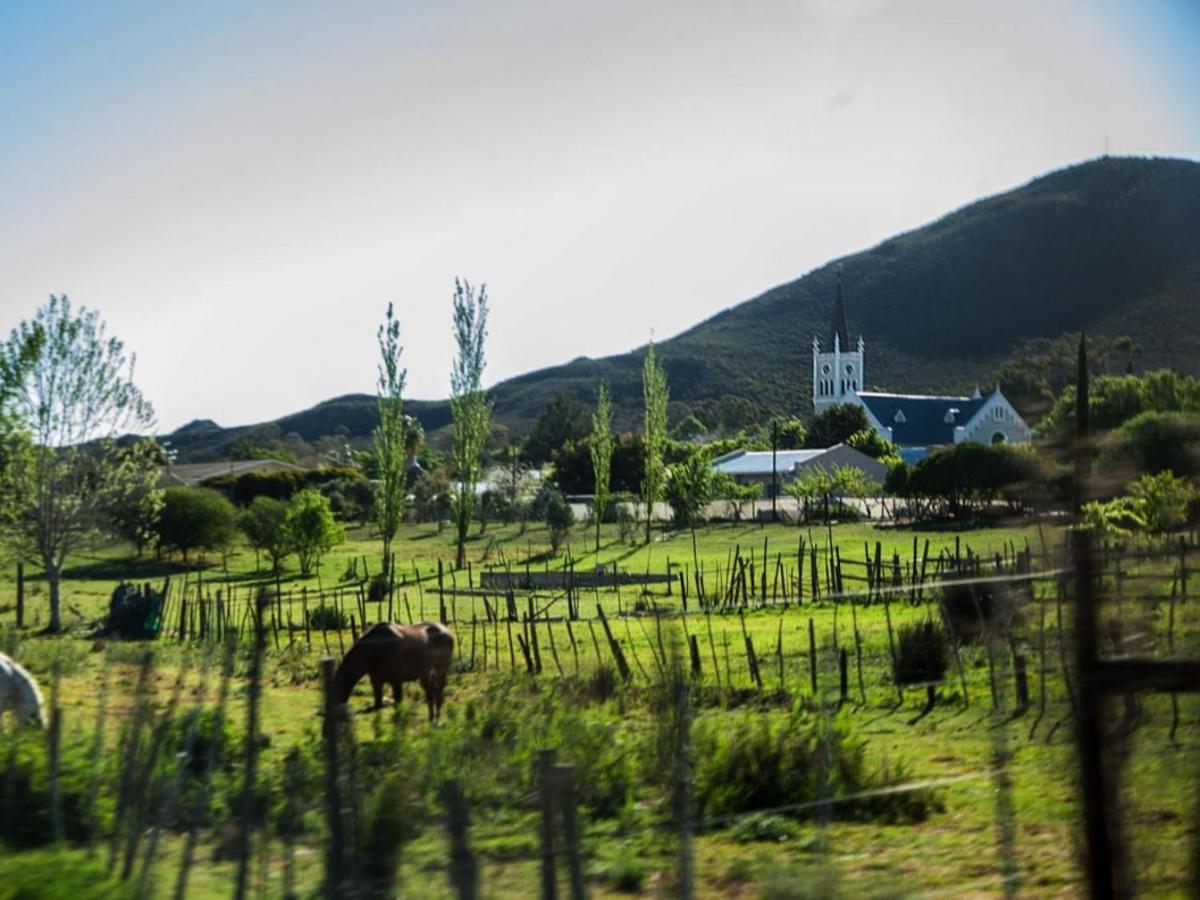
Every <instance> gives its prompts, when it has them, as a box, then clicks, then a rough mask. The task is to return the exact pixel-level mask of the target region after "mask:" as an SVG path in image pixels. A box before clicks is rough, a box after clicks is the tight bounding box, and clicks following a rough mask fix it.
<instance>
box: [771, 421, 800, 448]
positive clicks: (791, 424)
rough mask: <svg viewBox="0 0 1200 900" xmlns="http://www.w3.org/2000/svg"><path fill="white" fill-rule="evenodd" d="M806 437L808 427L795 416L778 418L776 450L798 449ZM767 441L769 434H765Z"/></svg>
mask: <svg viewBox="0 0 1200 900" xmlns="http://www.w3.org/2000/svg"><path fill="white" fill-rule="evenodd" d="M807 439H808V429H807V428H805V427H804V423H803V422H801V421H800V420H799V419H797V418H796V417H795V416H789V417H788V418H786V419H780V420H779V421H778V425H777V432H776V444H775V447H776V449H778V450H799V449H800V448H801V447H803V446H804V442H805V440H807ZM767 440H768V443H769V442H770V434H768V435H767Z"/></svg>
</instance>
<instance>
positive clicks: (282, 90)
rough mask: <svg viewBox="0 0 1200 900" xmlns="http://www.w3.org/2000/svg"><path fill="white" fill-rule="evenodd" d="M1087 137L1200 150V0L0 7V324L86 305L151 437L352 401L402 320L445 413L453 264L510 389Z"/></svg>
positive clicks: (687, 319) (667, 331) (870, 238)
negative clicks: (196, 421) (46, 306)
mask: <svg viewBox="0 0 1200 900" xmlns="http://www.w3.org/2000/svg"><path fill="white" fill-rule="evenodd" d="M1106 135H1107V138H1108V145H1109V149H1110V151H1111V152H1112V153H1114V154H1116V153H1121V154H1124V153H1135V154H1158V155H1173V156H1188V157H1193V158H1195V157H1198V156H1200V4H1196V3H1194V2H1190V0H1180V2H1170V0H1137V2H1135V0H1130V2H1118V0H1101V2H1096V0H1058V2H1054V0H1008V2H1005V3H996V2H992V0H987V2H978V3H975V2H963V0H794V2H787V3H783V2H779V3H766V2H762V3H749V2H739V3H732V2H731V3H717V2H699V0H692V2H686V3H685V2H658V3H652V4H647V3H636V2H632V0H608V2H586V3H584V2H565V3H564V2H561V0H560V2H548V0H547V2H516V3H506V4H501V3H496V2H467V0H459V2H439V3H417V2H407V3H402V4H365V3H359V4H336V5H335V4H327V3H298V2H293V3H275V4H272V3H255V4H245V3H237V4H234V3H202V4H167V3H107V4H99V3H61V4H54V3H37V4H33V3H23V2H20V3H18V2H5V0H0V178H2V180H0V272H2V273H3V276H4V277H3V278H2V279H0V329H3V331H4V332H5V333H6V332H7V330H8V328H10V327H11V326H12V325H13V324H15V323H16V322H17V321H18V320H20V319H21V318H24V317H27V316H28V315H30V314H31V313H32V312H33V310H34V309H35V308H36V307H37V305H38V304H39V303H41V302H43V301H44V299H45V298H46V296H47V295H48V294H49V293H51V292H55V293H59V292H65V293H68V294H69V295H70V296H71V297H72V299H73V300H74V301H75V302H77V303H82V304H86V305H89V306H94V307H96V308H98V309H100V310H101V311H102V313H103V314H104V316H105V317H106V318H107V320H108V321H109V324H110V327H111V329H112V330H113V331H115V332H116V333H118V334H119V335H121V336H122V337H123V338H124V339H125V340H126V342H127V344H128V345H129V346H130V348H131V349H133V350H135V351H136V352H137V354H138V373H139V382H140V383H141V386H142V387H143V389H144V391H145V392H146V393H147V395H148V396H149V397H150V399H151V400H152V401H153V402H154V404H155V406H156V407H157V409H158V413H159V421H160V424H161V425H162V426H163V427H164V428H166V429H170V428H174V427H176V426H178V425H180V424H182V423H183V422H185V421H187V420H189V419H192V418H197V417H205V418H213V419H216V420H217V421H219V422H221V423H222V424H235V423H241V422H248V421H257V420H262V419H266V418H273V417H275V416H278V415H281V414H284V413H287V412H291V411H294V410H297V409H300V408H303V407H305V406H308V405H311V404H312V403H315V402H317V401H320V400H323V399H327V398H328V397H331V396H334V395H336V394H340V393H347V392H352V391H371V390H372V389H373V384H374V378H375V342H374V334H375V329H376V327H377V325H378V323H379V321H380V320H381V318H382V315H383V311H384V308H385V307H386V305H387V303H388V302H389V301H394V302H395V303H396V305H397V308H398V310H399V313H400V317H401V321H402V326H403V334H404V344H405V347H406V363H407V365H408V368H409V383H410V388H409V393H410V395H413V396H419V397H438V396H444V395H445V394H446V392H447V384H448V377H449V368H450V353H451V341H450V316H449V307H450V291H451V286H452V281H453V278H454V276H455V275H463V276H466V277H468V278H470V279H472V280H474V281H487V282H488V285H489V290H490V293H491V295H492V304H493V313H492V317H493V318H492V341H491V346H490V352H489V359H490V364H489V369H488V381H489V382H494V381H496V380H499V379H501V378H504V377H507V376H510V375H514V374H518V373H520V372H523V371H527V370H529V369H532V368H536V367H540V366H544V365H551V364H555V363H559V362H563V361H566V360H568V359H571V358H573V357H575V356H578V355H581V354H586V355H589V356H600V355H604V354H608V353H615V352H620V351H624V350H628V349H630V348H632V347H635V346H637V345H639V344H641V343H643V342H644V341H645V339H646V338H647V337H648V336H649V334H650V332H651V329H653V330H654V333H655V334H656V335H658V336H659V337H666V336H669V335H671V334H674V333H676V332H678V331H680V330H682V329H684V328H686V327H688V326H690V325H692V324H694V323H695V322H697V321H699V320H700V319H702V318H705V317H707V316H709V315H711V314H713V313H715V312H717V311H719V310H720V309H723V308H725V307H727V306H730V305H733V304H734V303H737V302H739V301H741V300H744V299H747V298H749V297H751V296H754V295H755V294H757V293H758V292H760V291H762V290H764V289H766V288H769V287H771V286H773V285H775V284H778V283H780V282H783V281H786V280H789V279H791V278H794V277H796V276H798V275H800V274H802V273H803V272H805V271H807V270H808V269H810V268H812V267H814V266H817V265H819V264H821V263H823V262H825V261H827V260H829V259H830V258H833V257H835V256H838V255H841V254H844V253H848V252H852V251H854V250H857V249H861V248H863V247H866V246H869V245H871V244H873V243H875V242H877V241H879V240H881V239H883V238H885V237H887V236H889V235H891V234H893V233H895V232H897V231H900V230H905V229H908V228H912V227H915V226H917V225H920V224H922V223H923V222H926V221H928V220H930V219H932V218H934V217H936V216H938V215H940V214H941V213H943V212H945V211H947V210H949V209H952V208H954V207H956V206H960V205H962V204H963V203H966V202H969V201H971V200H973V199H975V198H977V197H979V196H981V195H984V194H987V193H993V192H996V191H998V190H1002V189H1005V188H1008V187H1012V186H1015V185H1017V184H1020V183H1022V182H1024V181H1027V180H1029V179H1030V178H1032V177H1034V176H1036V175H1038V174H1040V173H1042V172H1044V171H1046V170H1048V169H1051V168H1055V167H1059V166H1063V165H1067V164H1070V163H1073V162H1078V161H1080V160H1083V159H1086V158H1089V157H1093V156H1096V155H1098V154H1100V153H1102V152H1103V150H1104V146H1105V137H1106ZM867 325H868V323H863V326H864V327H866V326H867ZM804 342H805V337H804V336H799V335H798V336H797V352H798V354H800V356H802V354H803V350H804V345H805V344H804ZM800 356H798V359H800ZM797 377H799V375H798V376H797Z"/></svg>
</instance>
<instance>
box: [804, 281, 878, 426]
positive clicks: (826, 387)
mask: <svg viewBox="0 0 1200 900" xmlns="http://www.w3.org/2000/svg"><path fill="white" fill-rule="evenodd" d="M829 337H830V340H829V343H830V345H831V346H830V347H829V348H828V349H827V350H824V351H822V349H821V342H820V340H818V339H817V338H816V337H815V336H814V337H813V343H812V360H813V375H812V385H813V408H814V409H815V410H816V411H817V412H821V411H822V410H825V409H828V408H829V407H830V406H833V405H834V404H836V403H855V402H857V399H858V392H859V391H861V390H862V389H863V384H864V383H865V382H864V380H863V355H864V353H863V351H864V349H865V347H864V345H863V339H862V337H859V339H858V343H857V345H855V344H851V343H850V327H849V325H847V324H846V303H845V300H843V298H842V274H841V272H840V271H839V272H838V278H837V296H836V298H835V300H834V305H833V325H832V326H831V328H830V336H829Z"/></svg>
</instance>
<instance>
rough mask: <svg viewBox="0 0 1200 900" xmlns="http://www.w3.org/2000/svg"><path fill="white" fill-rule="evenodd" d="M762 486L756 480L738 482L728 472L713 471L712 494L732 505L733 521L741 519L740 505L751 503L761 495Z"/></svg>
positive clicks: (741, 510)
mask: <svg viewBox="0 0 1200 900" xmlns="http://www.w3.org/2000/svg"><path fill="white" fill-rule="evenodd" d="M762 493H763V486H762V485H761V484H759V483H758V482H753V483H751V484H738V481H737V479H736V478H734V477H733V476H732V475H730V474H729V473H728V472H714V473H713V482H712V495H713V496H714V497H716V498H717V499H719V500H728V501H729V502H730V504H732V506H733V521H734V522H735V523H737V522H741V521H742V514H743V509H742V507H743V506H744V505H745V504H747V503H752V502H754V501H755V500H757V499H758V498H759V497H761V496H762Z"/></svg>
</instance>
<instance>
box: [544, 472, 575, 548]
mask: <svg viewBox="0 0 1200 900" xmlns="http://www.w3.org/2000/svg"><path fill="white" fill-rule="evenodd" d="M540 499H543V500H544V502H543V504H542V508H543V515H544V518H545V520H546V528H547V529H548V530H549V531H550V549H551V551H553V552H554V553H558V548H559V547H560V546H561V545H562V542H563V538H565V537H566V536H567V533H568V532H569V531H570V530H571V525H572V524H574V522H575V513H574V511H572V509H571V504H570V503H568V502H567V498H566V497H564V496H563V494H562V491H558V490H555V489H554V488H550V489H549V490H547V491H545V492H544V497H543V498H540Z"/></svg>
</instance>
